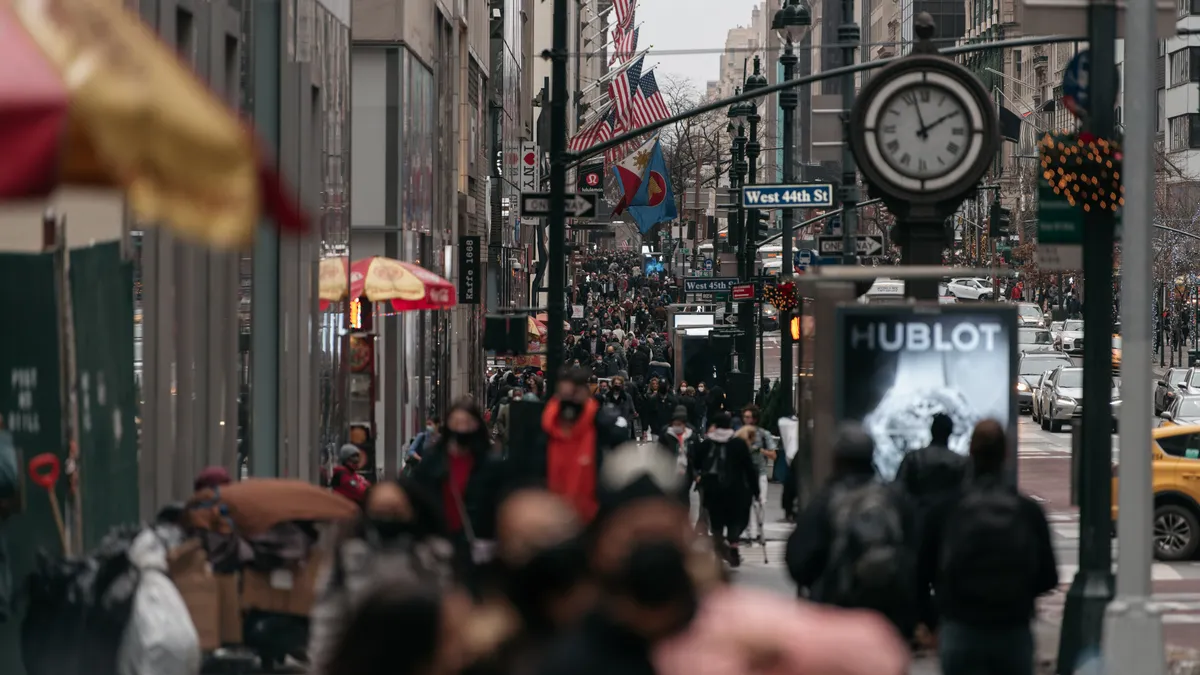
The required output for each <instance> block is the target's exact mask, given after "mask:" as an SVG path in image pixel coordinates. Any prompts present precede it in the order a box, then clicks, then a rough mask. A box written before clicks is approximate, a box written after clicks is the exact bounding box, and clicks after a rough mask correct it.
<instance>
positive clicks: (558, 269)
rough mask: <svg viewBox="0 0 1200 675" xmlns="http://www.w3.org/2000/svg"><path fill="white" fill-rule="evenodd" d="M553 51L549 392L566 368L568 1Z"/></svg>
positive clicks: (559, 9) (560, 7) (559, 1)
mask: <svg viewBox="0 0 1200 675" xmlns="http://www.w3.org/2000/svg"><path fill="white" fill-rule="evenodd" d="M553 27H554V35H553V46H552V49H551V52H550V59H551V62H552V63H551V69H550V76H551V82H550V86H551V91H550V243H549V252H548V254H547V257H548V258H549V259H550V283H549V290H550V292H549V293H547V294H546V297H547V300H548V303H547V308H546V309H547V311H546V315H547V316H546V319H547V323H549V324H550V325H549V326H548V327H547V330H546V393H547V394H549V393H552V392H553V391H554V387H555V385H556V384H557V382H558V369H559V367H561V366H562V364H563V361H564V360H565V359H564V356H563V341H564V340H565V339H566V336H565V335H564V333H563V321H565V320H566V304H565V296H564V293H566V288H567V279H566V276H567V259H566V249H565V247H564V244H565V243H566V238H567V213H566V211H567V156H566V152H567V59H568V58H569V56H568V54H567V0H554V24H553Z"/></svg>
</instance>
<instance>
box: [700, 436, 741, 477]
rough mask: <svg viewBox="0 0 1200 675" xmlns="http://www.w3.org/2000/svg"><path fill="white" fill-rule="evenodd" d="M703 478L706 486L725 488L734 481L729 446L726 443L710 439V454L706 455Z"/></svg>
mask: <svg viewBox="0 0 1200 675" xmlns="http://www.w3.org/2000/svg"><path fill="white" fill-rule="evenodd" d="M701 479H702V480H703V481H704V483H705V487H714V488H720V489H724V488H727V487H729V486H730V484H731V483H732V482H733V481H732V480H730V475H729V448H728V446H727V445H726V444H725V443H717V442H716V441H710V445H709V448H708V454H707V455H705V457H704V471H703V473H702V474H701Z"/></svg>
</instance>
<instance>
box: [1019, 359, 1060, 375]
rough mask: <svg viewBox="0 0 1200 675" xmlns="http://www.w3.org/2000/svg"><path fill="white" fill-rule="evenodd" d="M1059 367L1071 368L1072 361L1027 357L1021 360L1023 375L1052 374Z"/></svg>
mask: <svg viewBox="0 0 1200 675" xmlns="http://www.w3.org/2000/svg"><path fill="white" fill-rule="evenodd" d="M1058 366H1068V367H1070V366H1071V360H1070V359H1061V358H1057V357H1052V358H1046V357H1040V358H1031V357H1026V358H1023V359H1021V370H1020V374H1021V375H1041V374H1043V373H1047V372H1050V371H1051V370H1053V369H1054V368H1057V367H1058Z"/></svg>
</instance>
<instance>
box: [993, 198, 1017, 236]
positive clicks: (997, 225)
mask: <svg viewBox="0 0 1200 675" xmlns="http://www.w3.org/2000/svg"><path fill="white" fill-rule="evenodd" d="M1011 213H1012V212H1011V211H1010V210H1009V209H1008V208H1007V207H1004V206H1001V205H1000V200H999V199H997V200H996V201H994V202H992V214H991V218H989V219H988V220H989V222H988V236H991V237H1007V236H1008V235H1009V226H1010V225H1011V222H1012V221H1011V217H1010V214H1011Z"/></svg>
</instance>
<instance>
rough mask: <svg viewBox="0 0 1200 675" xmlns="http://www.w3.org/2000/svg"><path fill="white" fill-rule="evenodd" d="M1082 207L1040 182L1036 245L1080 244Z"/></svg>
mask: <svg viewBox="0 0 1200 675" xmlns="http://www.w3.org/2000/svg"><path fill="white" fill-rule="evenodd" d="M1082 243H1083V209H1081V208H1079V207H1075V206H1071V203H1070V202H1068V201H1067V198H1066V197H1065V196H1063V195H1057V194H1054V189H1053V188H1051V187H1050V186H1049V185H1046V184H1045V183H1042V184H1040V185H1039V186H1038V245H1039V246H1040V245H1041V244H1082Z"/></svg>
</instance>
